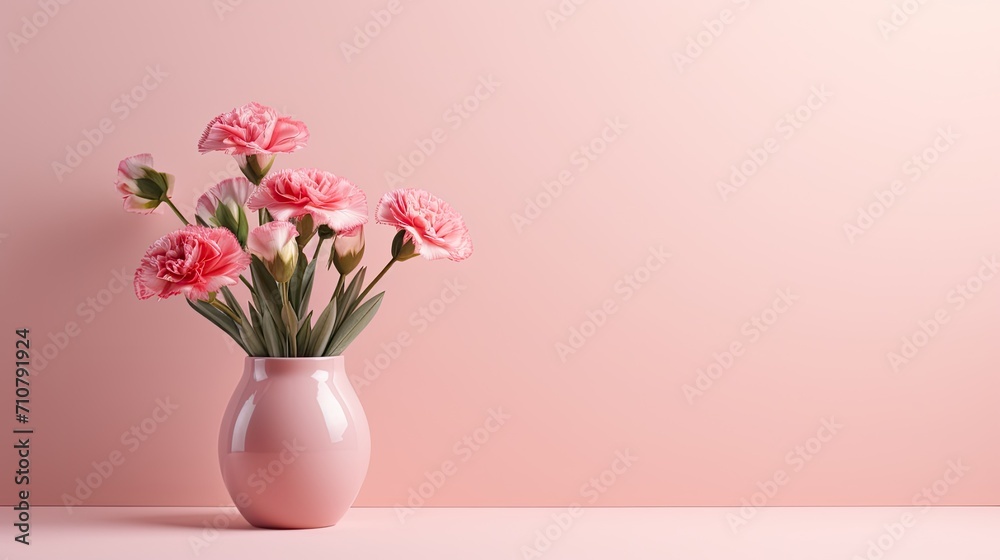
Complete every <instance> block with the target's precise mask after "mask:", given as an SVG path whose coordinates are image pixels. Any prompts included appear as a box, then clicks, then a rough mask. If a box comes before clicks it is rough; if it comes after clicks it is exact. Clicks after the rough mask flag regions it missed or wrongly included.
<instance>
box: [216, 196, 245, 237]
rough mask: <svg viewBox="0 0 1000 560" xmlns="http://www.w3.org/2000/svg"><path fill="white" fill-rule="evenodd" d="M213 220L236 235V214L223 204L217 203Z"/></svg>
mask: <svg viewBox="0 0 1000 560" xmlns="http://www.w3.org/2000/svg"><path fill="white" fill-rule="evenodd" d="M215 221H217V222H219V225H220V226H222V227H224V228H226V229H228V230H229V231H231V232H233V235H236V226H237V224H238V222H239V220H237V218H236V216H234V215H233V211H232V210H230V209H229V207H228V206H226V205H225V204H219V205H218V206H217V207H216V208H215Z"/></svg>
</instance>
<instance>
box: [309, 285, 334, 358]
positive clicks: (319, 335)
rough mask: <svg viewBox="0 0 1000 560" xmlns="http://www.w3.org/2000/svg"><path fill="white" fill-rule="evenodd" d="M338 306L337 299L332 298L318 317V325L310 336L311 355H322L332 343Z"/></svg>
mask: <svg viewBox="0 0 1000 560" xmlns="http://www.w3.org/2000/svg"><path fill="white" fill-rule="evenodd" d="M336 307H337V300H336V299H332V300H330V303H328V304H327V305H326V308H325V309H323V312H322V313H320V315H319V318H318V319H316V325H315V326H314V327H313V331H312V334H311V335H310V336H309V347H308V348H307V349H306V350H307V353H308V355H309V356H315V357H319V356H322V355H323V352H324V351H325V350H326V347H327V345H328V344H329V343H330V335H332V334H333V328H334V327H335V326H336V325H335V323H336V314H335V313H336V312H335V309H336Z"/></svg>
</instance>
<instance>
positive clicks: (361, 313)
mask: <svg viewBox="0 0 1000 560" xmlns="http://www.w3.org/2000/svg"><path fill="white" fill-rule="evenodd" d="M384 295H385V292H381V293H379V294H378V295H377V296H375V297H373V298H371V299H369V300H368V301H366V302H364V303H362V304H361V305H360V306H358V308H357V310H355V311H354V312H353V313H351V315H350V316H349V317H347V319H345V320H344V324H342V325H340V327H338V328H337V332H336V333H334V335H333V339H332V340H330V345H329V346H328V347H327V349H326V352H325V353H324V355H325V356H338V355H340V354H341V353H343V351H344V350H346V349H347V347H348V345H350V344H351V343H352V342H354V339H355V338H357V337H358V335H359V334H361V331H363V330H364V329H365V327H367V326H368V323H370V322H371V320H372V319H373V318H374V317H375V314H376V313H378V308H379V306H381V305H382V296H384Z"/></svg>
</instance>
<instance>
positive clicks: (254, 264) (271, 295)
mask: <svg viewBox="0 0 1000 560" xmlns="http://www.w3.org/2000/svg"><path fill="white" fill-rule="evenodd" d="M252 259H253V260H252V261H251V263H250V274H251V275H252V276H253V285H254V291H256V292H257V296H258V300H259V301H258V303H259V304H260V314H261V317H262V318H264V317H265V316H270V318H271V319H272V321H273V322H274V323H275V324H277V325H278V327H279V329H278V334H280V335H281V336H282V337H284V336H285V331H284V329H282V328H280V326H281V325H280V323H281V321H280V320H279V319H280V317H281V295H280V293H279V292H278V284H277V282H275V281H274V278H273V277H272V276H271V273H270V272H268V271H267V267H265V266H264V262H263V261H261V260H260V259H259V258H257V257H256V256H253V257H252ZM267 322H268V321H267V320H266V319H265V320H264V321H263V323H264V324H265V325H266V324H267ZM265 334H266V333H265Z"/></svg>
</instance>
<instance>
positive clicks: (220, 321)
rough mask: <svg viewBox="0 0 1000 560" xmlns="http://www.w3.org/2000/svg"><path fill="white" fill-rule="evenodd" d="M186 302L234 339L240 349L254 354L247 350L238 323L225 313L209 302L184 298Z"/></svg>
mask: <svg viewBox="0 0 1000 560" xmlns="http://www.w3.org/2000/svg"><path fill="white" fill-rule="evenodd" d="M184 301H186V302H187V303H188V305H190V306H191V309H194V310H195V311H197V312H198V314H199V315H201V316H202V317H204V318H206V319H208V320H209V321H211V322H212V323H213V324H214V325H215V326H217V327H219V328H220V329H222V330H223V331H224V332H225V333H226V334H228V335H229V336H230V337H232V339H233V340H235V341H236V343H237V344H239V345H240V348H242V349H243V350H244V351H246V353H247V354H251V353H252V352H251V351H250V349H249V348H247V346H246V344H245V343H244V342H243V338H242V337H241V336H240V331H239V328H238V327H237V326H236V323H235V322H234V321H233V320H232V318H230V317H229V316H228V315H226V314H225V313H223V312H221V311H219V310H218V309H216V308H214V307H212V306H211V305H210V304H209V303H207V302H204V301H197V302H195V301H191V300H189V299H188V298H184Z"/></svg>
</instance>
